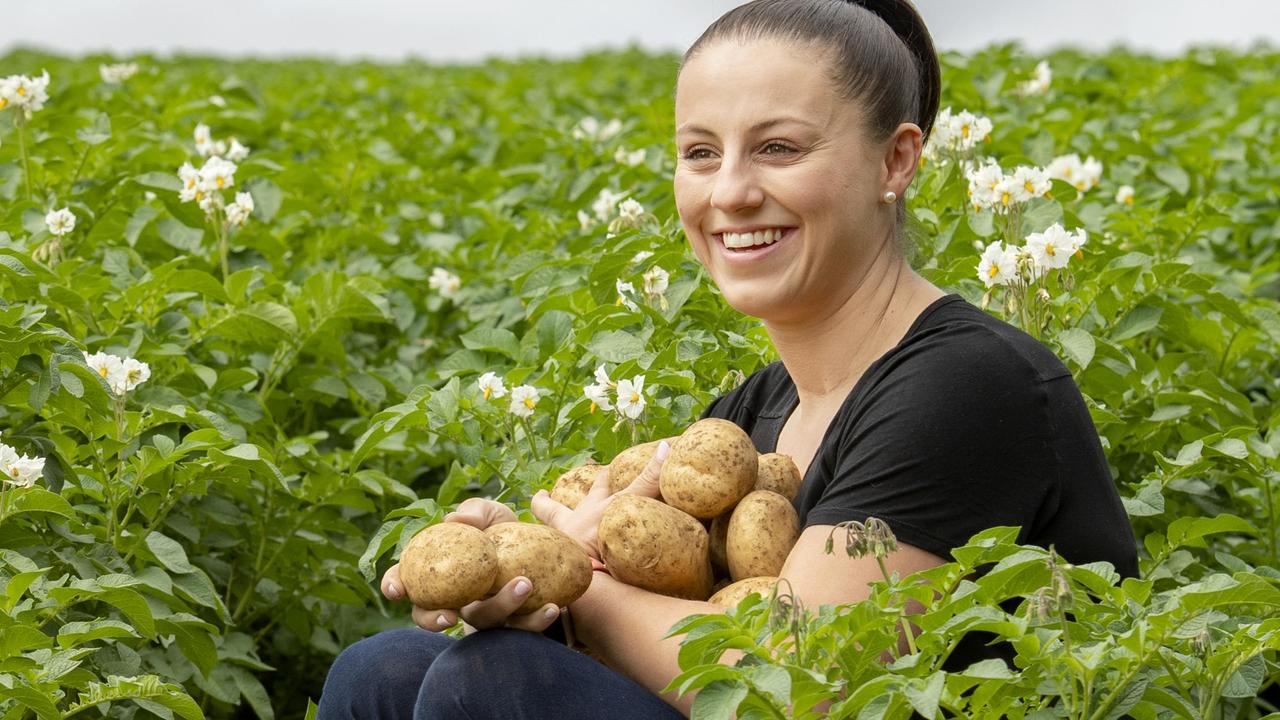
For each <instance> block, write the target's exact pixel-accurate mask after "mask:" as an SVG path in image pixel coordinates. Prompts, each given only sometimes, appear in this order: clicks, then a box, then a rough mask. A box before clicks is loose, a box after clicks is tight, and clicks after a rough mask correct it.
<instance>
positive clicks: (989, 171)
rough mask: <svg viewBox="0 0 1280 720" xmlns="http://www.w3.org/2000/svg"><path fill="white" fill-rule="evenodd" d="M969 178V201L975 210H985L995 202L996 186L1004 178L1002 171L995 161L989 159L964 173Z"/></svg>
mask: <svg viewBox="0 0 1280 720" xmlns="http://www.w3.org/2000/svg"><path fill="white" fill-rule="evenodd" d="M966 177H967V178H968V180H969V202H970V203H972V204H973V207H974V209H976V210H985V209H987V208H989V207H992V206H993V205H995V204H996V198H997V195H996V188H997V187H999V186H1000V183H1001V182H1002V181H1003V180H1004V171H1003V170H1001V169H1000V164H999V163H997V162H996V161H994V160H992V161H989V162H988V163H987V164H986V165H983V166H981V167H979V168H978V169H976V170H971V171H969V173H968V174H967V175H966Z"/></svg>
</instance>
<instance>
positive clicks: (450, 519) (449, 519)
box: [444, 512, 458, 522]
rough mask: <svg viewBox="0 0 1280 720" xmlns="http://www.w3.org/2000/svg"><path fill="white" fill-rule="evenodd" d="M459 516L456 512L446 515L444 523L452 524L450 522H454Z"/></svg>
mask: <svg viewBox="0 0 1280 720" xmlns="http://www.w3.org/2000/svg"><path fill="white" fill-rule="evenodd" d="M457 514H458V513H456V512H451V513H445V515H444V521H445V522H450V521H452V520H453V518H454V517H455V516H456V515H457Z"/></svg>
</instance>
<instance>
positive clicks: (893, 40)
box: [681, 0, 941, 140]
mask: <svg viewBox="0 0 1280 720" xmlns="http://www.w3.org/2000/svg"><path fill="white" fill-rule="evenodd" d="M726 38H732V39H736V40H743V41H749V40H761V39H766V38H769V39H780V40H789V41H793V42H796V43H799V44H809V45H814V46H817V47H820V48H823V49H825V50H828V51H829V52H831V53H833V57H832V71H833V72H834V76H833V77H832V80H833V82H834V84H835V86H836V88H837V90H838V91H839V93H840V95H841V96H842V97H844V98H845V99H846V100H850V101H860V102H861V103H863V105H864V106H865V108H866V111H867V122H868V123H869V125H870V129H871V131H872V133H873V134H874V135H875V137H876V139H878V140H882V139H884V138H887V137H888V136H889V135H890V134H892V133H893V131H894V130H895V129H897V127H898V125H899V124H900V123H903V122H913V123H915V124H916V125H919V126H920V130H921V132H922V133H923V134H924V139H925V140H928V138H929V131H930V130H932V129H933V119H934V116H936V115H937V114H938V95H939V94H940V92H941V71H940V69H939V67H938V53H937V52H936V51H935V50H934V49H933V38H932V37H930V35H929V30H928V29H927V28H926V27H925V25H924V20H923V19H922V18H921V17H920V13H918V12H917V11H916V9H915V7H913V6H912V5H911V3H910V2H909V1H908V0H754V2H749V3H747V4H746V5H742V6H739V7H736V8H734V9H732V10H730V11H729V12H727V13H725V14H724V15H722V16H720V19H718V20H716V21H715V22H713V23H711V25H710V27H708V28H707V29H706V30H705V31H704V32H703V33H702V35H701V36H700V37H699V38H698V39H697V40H695V41H694V43H693V45H691V46H690V47H689V49H688V50H687V51H685V54H684V59H683V60H682V61H681V65H682V66H683V65H684V63H687V62H688V61H689V59H690V58H692V57H693V56H694V55H695V54H696V53H697V52H698V50H699V49H700V48H702V46H704V45H707V44H709V43H711V42H712V41H714V40H721V39H726Z"/></svg>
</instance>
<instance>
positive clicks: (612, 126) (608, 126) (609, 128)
mask: <svg viewBox="0 0 1280 720" xmlns="http://www.w3.org/2000/svg"><path fill="white" fill-rule="evenodd" d="M620 132H622V121H621V120H619V119H618V118H614V119H612V120H610V121H609V122H607V123H605V125H604V127H602V128H600V134H599V135H598V136H597V138H598V139H600V140H608V139H609V138H611V137H613V136H614V135H617V134H618V133H620Z"/></svg>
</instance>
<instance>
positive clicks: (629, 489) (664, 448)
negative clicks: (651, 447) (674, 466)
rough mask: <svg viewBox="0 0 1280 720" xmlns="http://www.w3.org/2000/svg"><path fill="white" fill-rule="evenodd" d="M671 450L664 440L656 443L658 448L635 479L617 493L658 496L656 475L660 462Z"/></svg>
mask: <svg viewBox="0 0 1280 720" xmlns="http://www.w3.org/2000/svg"><path fill="white" fill-rule="evenodd" d="M670 452H671V446H670V445H669V444H667V441H666V440H663V441H662V442H660V443H658V450H657V452H655V453H654V454H653V458H651V459H650V460H649V462H648V464H646V465H645V466H644V469H643V470H641V471H640V474H639V475H637V476H636V479H635V480H634V481H632V483H631V484H630V485H628V486H626V487H625V488H623V489H622V490H621V491H620V492H619V493H618V494H622V493H629V494H631V495H643V496H645V497H651V498H656V497H658V475H659V474H660V473H661V471H662V462H663V461H664V460H666V459H667V455H668V454H669V453H670Z"/></svg>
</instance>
